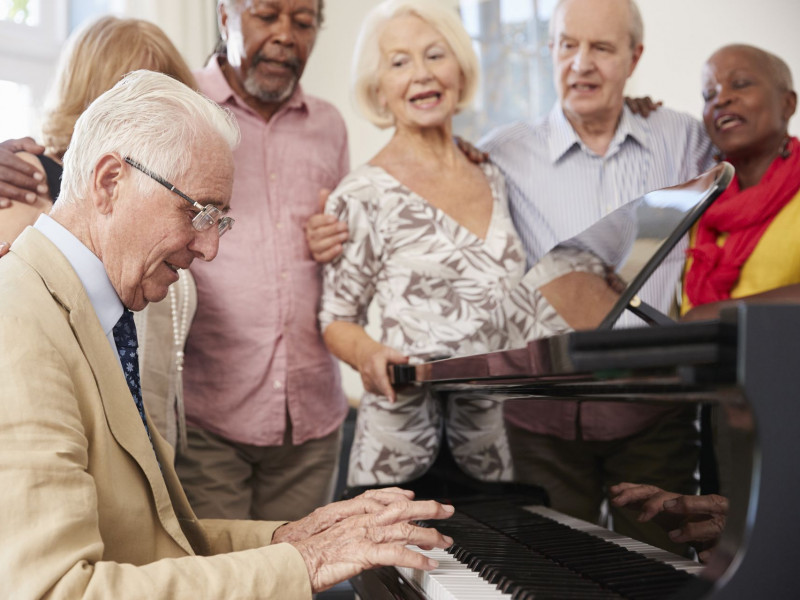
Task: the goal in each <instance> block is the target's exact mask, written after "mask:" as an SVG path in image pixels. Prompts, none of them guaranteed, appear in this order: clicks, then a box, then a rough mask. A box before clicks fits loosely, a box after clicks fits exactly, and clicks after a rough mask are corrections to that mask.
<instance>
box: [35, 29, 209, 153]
mask: <svg viewBox="0 0 800 600" xmlns="http://www.w3.org/2000/svg"><path fill="white" fill-rule="evenodd" d="M137 69H148V70H150V71H157V72H160V73H164V74H165V75H169V76H170V77H172V78H174V79H177V80H178V81H180V82H181V83H183V84H185V85H188V86H189V87H191V88H192V89H196V88H197V83H196V82H195V79H194V76H193V75H192V72H191V70H190V69H189V66H188V65H187V64H186V62H185V61H184V60H183V57H181V55H180V52H178V50H177V48H175V46H174V45H173V43H172V42H171V41H170V40H169V38H168V37H167V35H166V34H165V33H164V32H163V31H162V30H161V29H160V28H159V27H158V26H157V25H155V24H153V23H150V22H149V21H143V20H141V19H118V18H117V17H112V16H107V17H101V18H100V19H98V20H96V21H93V22H91V23H89V24H88V25H86V26H85V27H83V28H81V29H79V30H78V31H76V32H75V33H74V34H73V35H72V36H71V37H70V39H69V41H68V42H67V45H66V48H65V50H64V52H63V53H62V56H61V60H60V62H59V66H58V71H57V74H56V79H55V82H54V84H53V87H52V89H51V90H50V95H49V97H48V100H47V103H46V109H45V116H44V120H43V124H42V141H43V142H44V145H45V147H46V148H47V153H48V154H51V155H54V156H58V157H61V156H63V155H64V152H65V151H66V149H67V146H69V142H70V140H71V139H72V131H73V129H74V128H75V122H76V121H77V120H78V117H80V116H81V113H83V111H84V110H86V108H87V107H88V106H89V105H90V104H91V103H92V102H93V101H94V100H95V98H97V97H98V96H100V94H102V93H103V92H105V91H106V90H109V89H111V88H112V87H113V86H114V84H116V83H117V82H118V81H119V80H120V79H122V77H123V75H125V74H126V73H130V72H131V71H135V70H137Z"/></svg>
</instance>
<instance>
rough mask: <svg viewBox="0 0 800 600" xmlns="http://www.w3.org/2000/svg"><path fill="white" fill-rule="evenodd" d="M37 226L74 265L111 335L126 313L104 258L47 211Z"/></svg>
mask: <svg viewBox="0 0 800 600" xmlns="http://www.w3.org/2000/svg"><path fill="white" fill-rule="evenodd" d="M34 227H35V228H36V229H38V230H39V231H40V232H41V233H42V234H43V235H44V236H45V237H46V238H47V239H49V240H50V241H51V242H53V244H54V245H55V246H56V248H58V249H59V251H60V252H61V254H63V255H64V256H65V257H66V259H67V260H68V261H69V264H70V265H72V268H73V269H74V270H75V273H77V275H78V279H80V280H81V283H82V284H83V288H84V289H85V290H86V294H87V295H88V296H89V301H90V302H91V303H92V308H94V312H95V313H96V314H97V318H98V320H99V321H100V325H101V326H102V328H103V332H104V333H105V334H106V337H108V336H109V335H110V333H111V330H112V329H113V328H114V325H116V324H117V321H119V318H120V317H121V316H122V302H121V301H120V299H119V296H117V292H116V290H115V289H114V286H113V285H111V280H110V279H109V278H108V274H107V273H106V269H105V267H104V266H103V263H102V261H101V260H100V259H99V258H97V256H95V255H94V254H93V253H92V251H91V250H89V248H87V247H86V246H85V245H84V244H83V243H82V242H81V241H80V240H79V239H78V238H76V237H75V236H74V235H73V234H72V233H71V232H70V231H68V230H67V229H66V228H65V227H64V226H63V225H61V224H60V223H58V222H57V221H55V220H53V219H52V218H50V217H49V216H47V215H40V216H39V218H38V219H37V220H36V223H35V224H34Z"/></svg>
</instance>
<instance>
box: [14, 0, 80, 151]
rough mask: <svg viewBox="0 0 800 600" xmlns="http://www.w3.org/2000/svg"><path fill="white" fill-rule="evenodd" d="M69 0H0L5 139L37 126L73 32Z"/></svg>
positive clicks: (27, 132) (29, 133)
mask: <svg viewBox="0 0 800 600" xmlns="http://www.w3.org/2000/svg"><path fill="white" fill-rule="evenodd" d="M66 5H67V3H66V2H64V1H63V0H0V140H5V139H8V138H10V137H20V136H23V135H34V134H36V132H37V128H38V127H37V124H38V114H39V111H40V109H41V106H37V102H38V103H39V104H41V99H42V98H43V96H44V94H45V92H46V90H47V86H48V85H49V83H50V79H51V77H52V73H53V69H54V67H55V63H56V61H57V59H58V53H59V50H60V48H61V45H62V44H63V42H64V39H65V38H66V36H67V22H66V16H67V10H66Z"/></svg>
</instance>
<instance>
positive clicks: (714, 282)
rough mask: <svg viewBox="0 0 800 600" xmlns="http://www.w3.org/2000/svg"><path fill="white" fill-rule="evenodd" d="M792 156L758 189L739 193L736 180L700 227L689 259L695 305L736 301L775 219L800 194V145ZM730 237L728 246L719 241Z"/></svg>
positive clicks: (793, 146)
mask: <svg viewBox="0 0 800 600" xmlns="http://www.w3.org/2000/svg"><path fill="white" fill-rule="evenodd" d="M787 150H788V151H789V153H790V154H789V157H788V158H783V157H782V156H778V157H777V158H776V159H775V160H774V161H772V164H771V165H770V166H769V168H768V169H767V172H766V173H764V176H763V177H762V178H761V181H760V182H759V183H758V185H754V186H753V187H750V188H747V189H746V190H740V189H739V181H738V179H737V178H736V177H734V178H733V181H732V182H731V184H730V186H728V189H727V190H725V191H724V192H723V193H722V195H721V196H720V197H719V198H717V200H716V201H715V202H714V203H713V204H712V205H711V206H710V207H709V208H708V209H707V210H706V212H705V213H703V216H702V217H700V220H699V221H698V223H697V235H696V237H695V240H694V246H693V247H692V248H690V249H689V252H688V254H689V255H690V256H691V257H692V266H691V267H690V268H689V271H688V272H687V273H686V284H685V289H686V295H687V296H688V298H689V301H690V302H691V303H692V305H693V306H699V305H701V304H706V303H708V302H716V301H718V300H725V299H727V298H730V295H731V290H732V289H733V287H734V285H736V282H737V281H738V280H739V274H740V272H741V270H742V265H744V263H745V261H747V259H748V258H749V257H750V254H751V253H752V252H753V249H754V248H755V247H756V244H757V243H758V241H759V240H760V239H761V236H762V235H764V231H766V229H767V227H769V225H770V223H772V220H773V219H774V218H775V216H776V215H777V214H778V213H779V212H780V211H781V209H782V208H783V207H784V206H786V205H787V204H788V203H789V201H790V200H791V199H792V198H794V197H795V195H796V194H797V191H798V189H800V142H798V139H797V138H794V137H793V138H791V139H790V140H789V144H788V145H787ZM722 233H728V234H729V235H728V237H727V239H726V240H725V243H724V244H723V245H722V246H718V245H717V238H718V237H719V236H720V235H721V234H722Z"/></svg>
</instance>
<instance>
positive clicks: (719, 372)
mask: <svg viewBox="0 0 800 600" xmlns="http://www.w3.org/2000/svg"><path fill="white" fill-rule="evenodd" d="M394 376H395V382H396V384H398V385H429V386H432V387H433V388H435V389H436V390H438V391H440V392H443V393H446V392H447V391H451V390H459V391H460V392H461V393H463V392H464V391H468V390H470V389H474V390H475V391H476V392H480V393H484V394H485V393H486V391H487V390H488V391H491V392H492V393H493V394H495V395H496V396H497V397H500V398H525V397H543V396H546V397H549V398H558V397H563V398H566V399H570V400H575V399H578V400H580V401H592V400H594V399H601V400H619V401H634V402H659V401H675V400H679V401H685V402H706V403H717V404H720V405H722V406H723V407H724V409H725V410H726V411H728V412H729V414H730V415H732V420H734V421H735V422H736V424H737V426H738V428H739V430H740V435H741V443H740V444H738V445H737V448H738V449H739V452H740V454H739V456H738V457H736V464H737V469H738V470H737V481H736V485H735V487H734V489H733V492H732V494H731V495H730V498H729V500H730V506H731V508H730V512H729V516H728V522H727V525H726V528H725V531H724V533H723V536H722V539H721V541H720V543H719V545H718V547H717V550H716V552H715V554H714V556H713V559H712V560H711V562H710V563H709V564H708V565H707V566H706V568H705V569H704V570H702V571H701V572H700V574H699V576H692V575H687V574H686V573H682V572H674V569H670V568H666V569H665V568H664V567H665V566H664V565H658V566H654V565H652V564H650V565H648V564H647V561H646V560H644V559H642V558H641V557H636V556H627V557H625V556H622V557H620V555H616V554H614V549H613V548H612V549H609V548H605V547H604V546H602V545H599V546H598V545H596V544H597V542H595V541H594V540H588V541H587V540H583V541H582V542H580V541H579V540H578V537H580V536H578V533H579V532H564V531H561V532H558V531H556V532H552V531H550V530H548V527H551V525H550V524H546V523H545V524H542V523H541V522H537V521H540V520H537V519H531V518H530V515H523V514H522V513H520V512H518V510H521V509H517V508H514V507H513V506H512V505H513V504H514V503H513V502H511V498H510V494H511V493H512V492H516V491H518V490H505V491H504V492H501V493H500V496H501V500H500V502H502V504H499V505H498V503H497V502H498V501H497V500H496V498H497V494H495V495H494V499H486V498H483V499H480V500H479V501H474V499H473V500H469V499H468V500H465V501H459V500H458V499H457V498H455V499H454V498H447V499H448V500H452V501H454V503H455V504H456V508H457V516H456V517H454V518H453V520H452V523H436V524H435V526H436V527H439V528H440V529H442V530H443V531H445V532H446V533H448V534H450V535H451V536H452V537H453V538H454V539H455V540H456V544H455V549H454V550H453V551H454V552H456V553H457V554H458V555H459V556H461V557H463V558H464V559H465V560H464V561H463V562H466V563H470V562H471V563H473V564H474V565H475V566H476V568H477V569H478V570H482V571H484V572H485V573H486V576H487V577H488V578H490V579H492V581H493V582H495V583H500V584H501V585H503V586H506V587H507V589H508V590H510V592H509V593H512V597H513V598H595V597H604V598H713V599H715V600H719V599H729V598H742V599H744V598H770V599H772V598H798V597H800V583H798V582H797V577H796V574H795V565H796V564H800V550H798V548H797V540H798V539H800V517H799V516H798V514H797V509H796V499H798V498H800V476H798V475H797V468H798V464H797V463H798V460H799V459H800V443H798V441H797V438H798V434H800V402H798V398H797V396H798V394H800V306H778V305H740V306H739V307H737V308H736V309H734V310H731V311H728V312H726V313H723V316H722V317H721V319H720V320H719V321H715V322H704V323H687V324H676V325H674V326H668V327H658V328H644V329H632V330H610V331H590V332H574V333H570V334H566V335H563V336H557V337H553V338H549V339H543V340H536V341H534V342H531V343H529V344H528V345H527V346H526V347H525V348H520V349H516V350H507V351H502V352H495V353H490V354H484V355H476V356H468V357H460V358H453V359H447V360H441V361H434V362H431V363H426V364H422V365H416V366H410V367H407V368H400V369H397V370H396V371H395V373H394ZM495 485H502V484H495ZM529 492H530V494H532V495H533V496H535V494H536V491H535V490H529ZM527 499H528V500H530V496H528V497H527ZM539 501H541V502H546V497H545V498H544V499H541V500H539ZM509 502H511V504H509ZM535 502H536V501H533V502H530V503H535ZM521 503H524V502H520V503H518V504H521ZM504 519H505V521H504ZM537 527H540V529H537ZM556 530H558V528H556ZM487 531H489V532H493V533H487ZM476 532H477V535H473V534H475V533H476ZM496 535H500V536H501V538H502V539H495V537H493V536H496ZM576 536H577V537H576ZM480 540H484V542H481V541H480ZM487 540H493V541H487ZM501 542H502V543H501ZM545 546H546V547H545ZM487 547H488V548H490V549H491V548H497V547H502V548H504V549H503V550H501V551H500V552H501V554H504V555H505V557H506V558H505V559H504V560H501V561H497V559H496V558H495V556H494V555H491V556H489V555H486V556H479V555H480V553H481V552H483V551H484V550H485V549H486V548H487ZM587 548H589V550H587ZM592 548H593V550H592ZM586 552H588V556H587V555H586ZM606 552H608V553H609V554H605V553H606ZM626 552H627V551H626ZM604 557H607V558H604ZM617 565H618V566H619V567H620V568H619V569H617V568H616V566H617ZM376 581H380V582H382V583H381V585H382V587H383V590H384V591H383V592H381V594H386V595H379V594H378V593H377V592H375V593H373V592H370V591H368V590H369V587H368V586H369V585H372V584H374V583H375V582H376ZM398 581H400V583H401V585H400V586H399V587H397V585H398ZM559 582H561V583H559ZM393 586H394V588H393ZM354 587H355V588H356V590H357V591H359V592H360V595H361V597H362V598H364V599H365V600H366V599H367V598H370V599H372V598H381V597H385V598H415V597H423V598H424V595H419V592H418V591H414V586H410V585H408V582H405V584H403V580H402V578H399V579H398V575H397V574H396V573H393V572H391V571H389V572H387V571H386V570H378V571H373V572H367V573H365V574H364V575H362V576H361V577H360V578H359V579H358V580H356V581H354ZM392 589H394V591H391V590H392ZM414 594H417V595H418V596H415V595H414Z"/></svg>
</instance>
